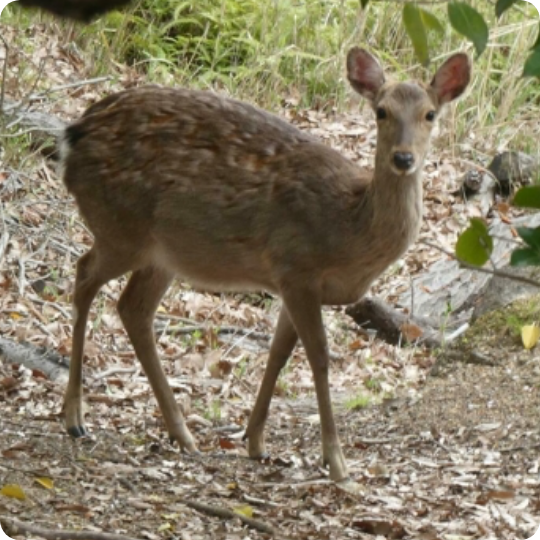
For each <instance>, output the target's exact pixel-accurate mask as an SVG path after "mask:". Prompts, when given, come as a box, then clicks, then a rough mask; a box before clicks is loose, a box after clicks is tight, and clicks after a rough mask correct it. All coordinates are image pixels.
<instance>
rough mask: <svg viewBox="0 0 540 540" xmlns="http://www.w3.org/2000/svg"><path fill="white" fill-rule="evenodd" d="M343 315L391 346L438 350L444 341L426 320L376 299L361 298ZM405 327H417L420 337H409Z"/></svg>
mask: <svg viewBox="0 0 540 540" xmlns="http://www.w3.org/2000/svg"><path fill="white" fill-rule="evenodd" d="M345 313H347V315H349V316H351V317H352V318H353V319H354V321H355V322H356V324H358V325H359V326H361V327H362V328H368V329H371V330H376V331H377V336H378V337H379V338H380V339H382V340H384V341H386V342H387V343H390V344H391V345H399V344H400V343H402V342H406V343H421V344H422V345H425V346H426V347H429V348H438V347H440V346H441V344H442V343H443V342H444V341H445V339H444V336H442V335H441V333H440V332H438V331H437V330H435V329H434V328H433V327H432V326H431V325H430V324H429V321H427V320H426V319H424V318H421V317H416V316H412V315H408V314H405V313H401V312H399V311H397V310H395V309H393V308H391V307H390V306H388V305H387V304H385V303H384V302H382V301H381V300H377V299H376V298H363V299H362V300H360V302H357V303H356V304H353V305H351V306H348V307H347V309H346V310H345ZM405 325H414V326H416V327H418V330H419V331H420V332H421V335H420V337H415V338H411V337H409V336H408V333H407V332H406V331H405Z"/></svg>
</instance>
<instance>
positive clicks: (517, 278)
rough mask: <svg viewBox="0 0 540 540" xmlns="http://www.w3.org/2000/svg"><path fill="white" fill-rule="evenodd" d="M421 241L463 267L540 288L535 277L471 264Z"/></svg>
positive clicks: (421, 241)
mask: <svg viewBox="0 0 540 540" xmlns="http://www.w3.org/2000/svg"><path fill="white" fill-rule="evenodd" d="M420 243H422V244H425V245H426V246H429V247H431V248H433V249H436V250H438V251H440V252H441V253H444V254H445V255H447V256H448V257H451V258H452V259H453V260H455V261H456V262H457V263H459V265H460V266H462V267H463V268H468V269H469V270H476V271H477V272H480V273H482V274H491V275H492V276H497V277H501V278H506V279H512V280H513V281H518V282H520V283H525V284H527V285H532V286H533V287H538V288H540V281H536V280H535V279H531V278H528V277H525V276H519V275H515V274H511V273H510V272H505V271H504V270H498V269H497V268H484V267H483V266H475V265H474V264H470V263H468V262H465V261H462V260H460V259H458V258H457V257H456V256H455V255H454V254H453V253H452V252H450V251H448V250H446V249H444V248H442V247H441V246H437V245H436V244H432V243H431V242H430V241H429V240H420Z"/></svg>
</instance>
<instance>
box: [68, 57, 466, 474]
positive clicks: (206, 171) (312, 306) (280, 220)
mask: <svg viewBox="0 0 540 540" xmlns="http://www.w3.org/2000/svg"><path fill="white" fill-rule="evenodd" d="M346 67H347V78H348V81H349V83H350V85H351V86H352V88H353V90H355V91H356V92H357V93H358V94H360V95H361V96H363V97H364V98H366V99H367V100H368V101H369V103H370V104H371V106H372V108H373V110H374V112H375V116H376V122H377V144H376V152H375V169H374V171H373V172H371V171H368V170H364V169H361V168H360V167H359V166H358V165H357V164H355V163H354V162H353V161H351V160H349V159H347V158H345V157H343V156H342V155H341V154H340V153H339V152H337V151H336V150H334V149H332V148H331V147H330V146H329V145H326V144H324V143H322V142H321V141H319V140H318V139H317V138H316V137H314V136H312V135H310V134H307V133H305V132H303V131H301V130H300V129H298V128H296V127H294V126H293V125H291V124H289V123H288V122H286V121H285V120H283V119H281V118H279V117H278V116H276V115H274V114H271V113H269V112H266V111H264V110H262V109H259V108H257V107H255V106H252V105H250V104H247V103H245V102H241V101H237V100H234V99H231V98H229V97H225V96H222V95H219V94H216V93H213V92H210V91H199V90H188V89H177V88H167V87H161V86H158V85H155V86H154V85H148V86H142V87H139V88H132V89H127V90H124V91H121V92H119V93H116V94H113V95H110V96H108V97H105V98H103V99H102V100H101V101H98V102H97V103H95V104H93V105H91V106H90V107H89V108H88V109H87V110H86V112H85V113H84V114H83V115H82V117H81V118H80V119H78V120H76V121H74V122H73V123H72V124H70V125H69V126H68V127H67V128H66V130H65V132H64V133H63V135H62V139H61V163H62V173H61V174H62V175H63V180H64V183H65V186H66V188H67V190H68V191H69V193H71V194H72V195H73V196H74V198H75V202H76V204H77V206H78V209H79V212H80V214H81V216H82V218H83V219H84V221H85V222H86V224H87V226H88V228H89V230H90V231H91V232H92V234H93V236H94V242H93V245H92V247H91V248H90V250H89V251H88V252H86V253H85V254H84V255H83V256H82V257H80V259H79V260H78V262H77V267H76V279H75V286H74V291H73V332H72V350H71V361H70V367H69V380H68V384H67V387H66V391H65V395H64V407H63V410H64V416H65V423H66V427H67V431H68V433H69V434H70V435H72V436H73V437H81V436H84V435H86V433H87V431H86V428H85V426H84V422H83V408H82V403H81V400H82V368H83V354H84V341H85V329H86V324H87V320H88V315H89V310H90V307H91V304H92V301H93V299H94V297H95V296H96V294H97V293H98V291H99V290H100V288H101V287H102V286H103V285H104V284H106V283H107V282H108V281H110V280H111V279H116V278H118V277H119V276H122V275H124V274H126V273H128V272H131V276H130V277H129V280H128V283H127V285H126V286H125V288H124V290H123V292H122V294H121V296H120V299H119V301H118V304H117V309H118V312H119V315H120V318H121V320H122V323H123V325H124V327H125V330H126V331H127V334H128V336H129V338H130V341H131V343H132V345H133V347H134V350H135V353H136V356H137V358H138V360H139V361H140V363H141V365H142V367H143V369H144V372H145V373H146V375H147V377H148V379H149V382H150V385H151V388H152V390H153V392H154V394H155V397H156V399H157V402H158V405H159V408H160V411H161V413H162V416H163V419H164V424H165V426H166V429H167V431H168V434H169V436H170V438H171V440H172V441H175V442H177V443H178V445H179V447H180V449H181V450H182V451H183V452H186V453H197V452H198V450H197V445H196V443H195V440H194V438H193V436H192V434H191V432H190V430H189V429H188V427H187V425H186V421H185V418H184V415H183V414H182V412H181V410H180V408H179V406H178V405H177V403H176V401H175V398H174V395H173V392H172V390H171V387H170V386H169V384H168V381H167V378H166V376H165V373H164V371H163V368H162V366H161V363H160V359H159V357H158V353H157V350H156V344H155V337H154V332H153V320H154V316H155V312H156V309H157V308H158V305H159V303H160V301H161V299H162V297H163V295H164V294H165V292H166V290H167V289H168V287H169V285H170V283H171V281H172V280H173V279H174V278H175V276H179V277H180V278H181V279H183V280H186V281H188V282H189V283H191V284H192V285H193V286H195V287H197V288H200V289H202V290H207V291H227V290H228V291H248V290H261V289H262V290H266V291H269V292H270V293H274V294H276V295H278V296H280V297H281V300H282V305H281V309H280V312H279V315H278V318H277V324H276V328H275V333H274V336H273V339H272V342H271V344H270V351H269V357H268V362H267V365H266V369H265V372H264V375H263V380H262V383H261V386H260V389H259V392H258V394H257V397H256V400H255V404H254V407H253V410H252V412H251V415H250V418H249V421H248V425H247V428H246V431H245V436H244V439H245V440H246V441H247V449H248V454H249V456H250V457H251V458H254V459H260V458H263V457H265V456H267V451H266V444H265V437H264V431H265V424H266V420H267V417H268V412H269V407H270V402H271V399H272V396H273V393H274V388H275V386H276V382H277V379H278V376H279V373H280V371H281V370H282V368H283V367H284V366H285V364H286V363H287V360H288V358H289V357H290V355H291V354H292V352H293V349H294V348H295V345H296V344H297V342H298V341H299V340H300V341H301V342H302V344H303V346H304V349H305V353H306V356H307V360H308V362H309V364H310V367H311V370H312V373H313V380H314V387H315V392H316V397H317V403H318V411H319V415H320V431H321V440H322V459H323V462H324V464H325V465H326V466H327V467H328V468H329V477H330V479H331V480H332V481H335V482H340V481H344V480H347V479H348V469H347V464H346V460H345V457H344V454H343V451H342V448H341V444H340V440H339V436H338V431H337V427H336V422H335V419H334V415H333V411H332V403H331V396H330V386H329V352H328V345H327V339H326V334H325V329H324V325H323V319H322V314H321V309H322V306H325V305H344V304H350V303H353V302H356V301H357V300H358V299H360V298H361V297H362V296H363V295H364V294H365V293H366V292H367V290H368V289H369V287H370V286H371V284H372V283H373V281H374V280H375V279H376V278H377V277H378V276H379V275H380V274H381V273H383V272H384V271H385V269H387V268H388V266H389V265H391V264H392V263H393V262H395V261H396V260H397V259H399V258H400V257H401V256H402V255H403V254H404V253H405V252H406V250H407V248H408V247H409V246H410V245H411V244H412V243H413V242H414V240H415V238H416V237H417V235H418V232H419V229H420V226H421V221H422V206H423V201H422V190H423V186H422V168H423V164H424V161H425V158H426V154H427V152H428V148H429V143H430V135H431V133H432V130H433V127H434V125H435V122H436V120H437V117H438V116H439V114H440V112H441V110H442V108H443V107H444V105H446V104H447V103H449V102H450V101H452V100H454V99H456V98H457V97H458V96H460V95H461V94H462V93H463V92H464V90H465V89H466V87H467V85H468V83H469V80H470V76H471V66H470V61H469V58H468V56H467V55H466V54H465V53H456V54H454V55H452V56H450V57H449V58H448V59H447V60H446V61H445V62H444V63H443V64H442V66H441V67H440V68H439V69H438V71H437V72H436V73H435V75H434V76H433V79H432V80H431V82H430V83H429V84H425V83H422V82H417V81H408V82H395V81H392V80H391V79H389V78H387V77H386V75H385V73H384V70H383V68H382V67H381V64H380V63H379V61H378V60H377V58H376V57H375V56H374V55H372V54H371V53H370V52H368V51H367V50H365V49H363V48H359V47H353V48H352V49H351V50H350V51H349V52H348V55H347V61H346Z"/></svg>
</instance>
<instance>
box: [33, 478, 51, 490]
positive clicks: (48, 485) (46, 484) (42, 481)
mask: <svg viewBox="0 0 540 540" xmlns="http://www.w3.org/2000/svg"><path fill="white" fill-rule="evenodd" d="M34 480H35V481H36V483H38V484H39V485H40V486H42V487H44V488H45V489H54V481H53V480H52V478H47V477H46V476H41V477H38V478H34Z"/></svg>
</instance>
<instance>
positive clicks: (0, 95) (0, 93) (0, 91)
mask: <svg viewBox="0 0 540 540" xmlns="http://www.w3.org/2000/svg"><path fill="white" fill-rule="evenodd" d="M0 39H1V40H2V43H3V44H4V49H5V50H6V57H5V58H4V65H3V66H2V86H1V87H0V113H2V111H3V110H4V97H5V95H6V80H7V66H8V57H9V46H8V44H7V41H6V40H5V39H4V36H3V35H2V34H0Z"/></svg>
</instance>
